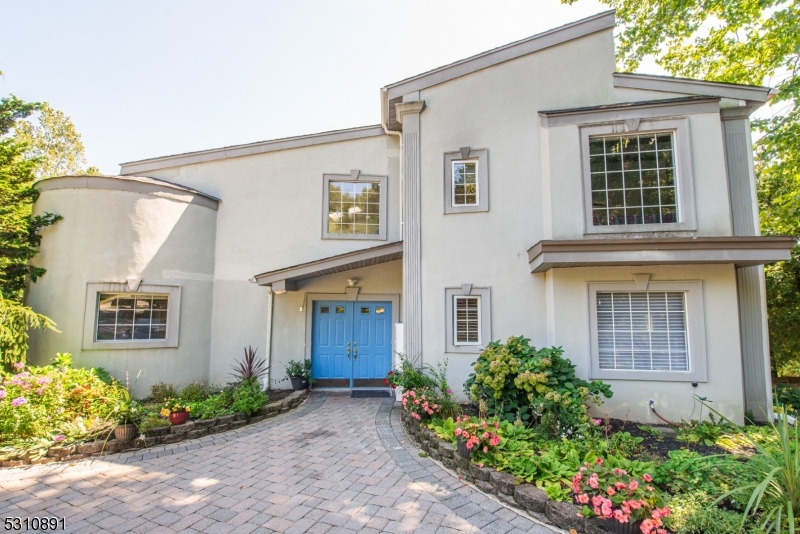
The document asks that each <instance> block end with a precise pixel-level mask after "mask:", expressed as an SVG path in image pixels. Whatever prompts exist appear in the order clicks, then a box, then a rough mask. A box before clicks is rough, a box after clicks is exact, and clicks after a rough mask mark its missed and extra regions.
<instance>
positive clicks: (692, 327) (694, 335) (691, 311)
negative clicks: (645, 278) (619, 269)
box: [588, 281, 708, 382]
mask: <svg viewBox="0 0 800 534" xmlns="http://www.w3.org/2000/svg"><path fill="white" fill-rule="evenodd" d="M588 292H589V336H590V346H591V366H590V378H591V379H593V380H594V379H599V380H643V381H646V380H656V381H665V382H707V381H708V371H707V367H706V333H705V307H704V304H703V285H702V282H699V281H649V282H648V283H646V284H645V285H644V287H641V286H640V285H637V284H636V282H602V283H590V284H588ZM598 292H600V293H605V292H625V293H648V292H682V293H684V294H685V295H686V296H685V301H684V302H685V306H686V308H685V310H684V312H685V314H686V339H687V351H688V359H689V370H688V371H664V370H656V371H643V370H625V369H619V370H618V369H601V368H600V347H599V342H598V330H597V293H598Z"/></svg>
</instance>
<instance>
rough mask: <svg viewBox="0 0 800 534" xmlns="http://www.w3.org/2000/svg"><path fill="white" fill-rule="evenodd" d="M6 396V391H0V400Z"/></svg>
mask: <svg viewBox="0 0 800 534" xmlns="http://www.w3.org/2000/svg"><path fill="white" fill-rule="evenodd" d="M6 395H7V393H6V390H4V389H0V399H5V398H6Z"/></svg>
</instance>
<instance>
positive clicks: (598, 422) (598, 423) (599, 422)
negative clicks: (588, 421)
mask: <svg viewBox="0 0 800 534" xmlns="http://www.w3.org/2000/svg"><path fill="white" fill-rule="evenodd" d="M592 422H593V423H594V426H600V424H601V423H602V422H603V420H602V419H595V420H594V421H592Z"/></svg>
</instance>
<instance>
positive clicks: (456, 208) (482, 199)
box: [444, 147, 489, 214]
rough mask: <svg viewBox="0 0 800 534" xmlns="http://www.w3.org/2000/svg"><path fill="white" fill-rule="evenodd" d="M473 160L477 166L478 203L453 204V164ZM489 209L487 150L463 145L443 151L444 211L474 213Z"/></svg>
mask: <svg viewBox="0 0 800 534" xmlns="http://www.w3.org/2000/svg"><path fill="white" fill-rule="evenodd" d="M471 161H474V162H475V163H476V164H477V166H478V169H477V180H476V182H477V185H478V203H477V204H468V205H461V204H455V203H454V200H455V196H454V195H455V193H454V187H453V164H454V163H459V162H471ZM480 211H489V150H488V149H486V148H471V147H464V148H462V149H460V150H456V151H453V152H445V153H444V213H445V214H450V213H474V212H480Z"/></svg>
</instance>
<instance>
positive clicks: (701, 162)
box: [28, 11, 794, 421]
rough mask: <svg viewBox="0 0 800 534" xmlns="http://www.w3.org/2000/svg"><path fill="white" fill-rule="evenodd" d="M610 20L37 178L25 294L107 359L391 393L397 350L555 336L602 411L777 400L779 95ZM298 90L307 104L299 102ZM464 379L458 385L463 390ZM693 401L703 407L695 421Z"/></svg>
mask: <svg viewBox="0 0 800 534" xmlns="http://www.w3.org/2000/svg"><path fill="white" fill-rule="evenodd" d="M614 24H615V18H614V12H613V11H609V12H605V13H600V14H598V15H595V16H593V17H590V18H587V19H583V20H580V21H577V22H574V23H571V24H568V25H566V26H562V27H560V28H556V29H553V30H550V31H547V32H544V33H541V34H538V35H534V36H532V37H529V38H526V39H523V40H520V41H517V42H514V43H511V44H508V45H506V46H502V47H500V48H496V49H494V50H489V51H487V52H484V53H481V54H478V55H476V56H473V57H471V58H467V59H464V60H461V61H458V62H455V63H452V64H450V65H446V66H444V67H441V68H438V69H434V70H432V71H429V72H426V73H423V74H420V75H418V76H414V77H412V78H408V79H405V80H402V81H399V82H397V83H392V84H389V85H387V86H386V87H383V88H382V89H381V90H380V97H381V98H380V103H381V104H380V105H381V116H382V124H379V125H374V126H364V127H358V128H351V129H347V130H339V131H333V132H324V133H317V134H312V135H305V136H300V137H291V138H285V139H277V140H272V141H263V142H257V143H252V144H247V145H238V146H229V147H224V148H217V149H211V150H202V151H199V152H191V153H187V154H179V155H173V156H165V157H157V158H152V159H147V160H141V161H132V162H128V163H123V164H122V165H121V172H120V175H119V176H104V177H97V176H65V177H60V178H52V179H48V180H44V181H42V182H41V183H40V185H39V189H40V191H41V193H42V194H41V197H40V198H39V200H38V201H37V203H36V207H35V210H36V212H37V213H41V212H45V211H49V212H53V213H59V214H61V215H63V216H64V219H63V220H62V221H61V222H59V223H58V224H56V225H55V226H53V227H51V228H48V229H46V230H44V231H43V235H44V238H43V244H42V249H41V254H40V255H39V256H37V258H36V260H35V262H36V263H37V265H41V266H43V267H45V268H47V269H48V272H47V275H46V276H45V277H44V278H42V279H41V280H39V281H38V282H37V283H35V284H32V285H31V288H30V294H29V298H28V303H29V304H30V305H31V306H33V307H34V308H35V309H36V310H38V311H40V312H42V313H44V314H46V315H48V316H50V317H52V318H53V319H54V320H55V321H56V322H57V323H58V327H59V329H60V330H61V331H62V332H63V333H62V334H55V333H52V332H44V333H41V332H34V333H32V337H31V347H32V348H31V358H32V359H33V360H34V361H39V362H44V361H47V360H49V358H51V357H52V356H53V355H54V354H55V353H56V352H71V353H72V354H73V355H74V358H75V360H76V362H78V363H79V364H83V365H93V366H102V367H104V368H106V369H108V370H109V371H110V372H111V373H112V374H114V375H116V376H121V375H124V373H125V371H129V372H130V373H131V376H135V375H136V374H137V373H138V372H139V371H140V370H141V376H140V378H139V381H138V383H137V390H138V393H140V394H141V393H143V392H145V391H146V390H147V389H148V388H149V386H150V385H151V384H153V383H155V382H159V381H167V382H173V383H179V384H186V383H188V382H190V381H192V380H198V381H210V382H212V383H216V382H225V381H226V380H227V379H228V378H229V377H228V376H227V373H229V372H230V366H231V364H232V363H233V361H234V359H236V358H241V357H242V354H243V352H242V349H243V347H245V346H248V345H252V346H253V347H258V349H259V353H260V354H262V355H264V356H266V357H267V359H268V360H269V362H270V365H271V370H270V377H269V378H270V380H271V381H272V383H273V387H288V382H279V381H280V380H281V379H282V378H284V370H283V368H284V366H285V364H286V363H287V362H288V361H289V360H291V359H295V360H301V359H304V358H305V359H310V360H311V362H312V364H313V373H314V377H315V378H316V386H317V387H338V388H357V387H382V379H383V377H384V376H385V375H386V373H387V372H388V371H389V370H390V369H391V367H392V365H393V360H395V361H396V356H395V353H396V352H403V353H405V354H409V355H420V356H421V358H422V361H424V363H426V364H431V365H434V364H436V363H437V362H439V361H441V360H444V359H447V360H448V362H449V373H450V381H451V384H452V385H453V386H454V387H453V389H456V390H460V389H461V387H460V386H461V384H462V383H463V382H464V380H465V379H466V378H467V376H468V375H469V373H470V372H471V364H472V363H473V362H474V361H475V358H476V355H477V354H478V353H479V352H480V350H481V348H482V347H484V346H485V345H486V344H487V343H488V342H490V341H492V340H505V339H506V338H508V337H509V336H511V335H520V334H524V335H525V336H527V337H529V338H531V340H532V343H533V344H534V345H536V346H537V347H540V346H551V345H556V346H562V347H563V348H564V350H565V355H566V356H567V357H569V358H570V359H571V360H572V361H573V363H575V364H576V365H577V372H578V374H579V375H580V376H582V377H584V378H592V379H602V380H604V381H606V382H607V383H609V384H610V385H611V387H612V389H613V391H614V397H613V398H612V399H611V400H610V401H608V402H607V403H606V404H605V405H603V407H602V408H600V409H599V410H600V413H606V412H608V413H610V414H611V415H612V416H616V417H623V418H625V417H626V418H628V419H631V420H640V421H654V418H653V415H652V414H651V413H650V411H649V409H648V402H649V401H650V400H651V399H652V400H653V401H655V406H656V407H657V409H658V410H659V412H660V413H662V414H663V415H665V416H667V417H670V418H674V419H681V418H684V419H685V418H688V417H689V416H690V414H691V412H692V408H693V403H694V401H693V395H694V394H697V395H700V396H702V397H707V398H708V399H710V400H712V401H713V403H714V404H713V406H715V407H716V408H717V409H719V410H721V411H722V412H723V413H725V414H726V415H728V416H729V417H731V418H733V419H734V420H738V421H741V420H742V418H743V414H745V412H746V411H749V412H751V413H752V414H753V415H755V416H756V417H760V418H763V417H766V416H767V415H768V414H769V412H770V407H771V396H770V377H769V356H768V355H769V347H768V337H767V322H766V301H765V289H764V273H763V265H764V264H767V263H770V262H775V261H780V260H786V259H788V258H789V251H790V249H791V247H792V246H793V244H794V239H793V238H791V237H787V238H783V237H762V236H760V235H759V216H758V209H757V205H756V193H755V191H756V190H755V178H754V170H753V157H752V151H751V146H752V143H751V137H750V124H749V116H750V114H751V113H752V112H753V111H754V110H755V109H757V108H758V107H759V106H761V105H762V104H764V103H765V102H766V100H767V97H768V95H769V91H770V90H769V88H765V87H752V86H742V85H730V84H722V83H709V82H705V81H699V80H688V79H676V78H670V77H662V76H649V75H642V74H629V73H619V72H615V58H614V39H613V33H612V32H613V28H614ZM298 105H299V104H298ZM462 395H463V394H462ZM696 416H697V413H695V417H696Z"/></svg>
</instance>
